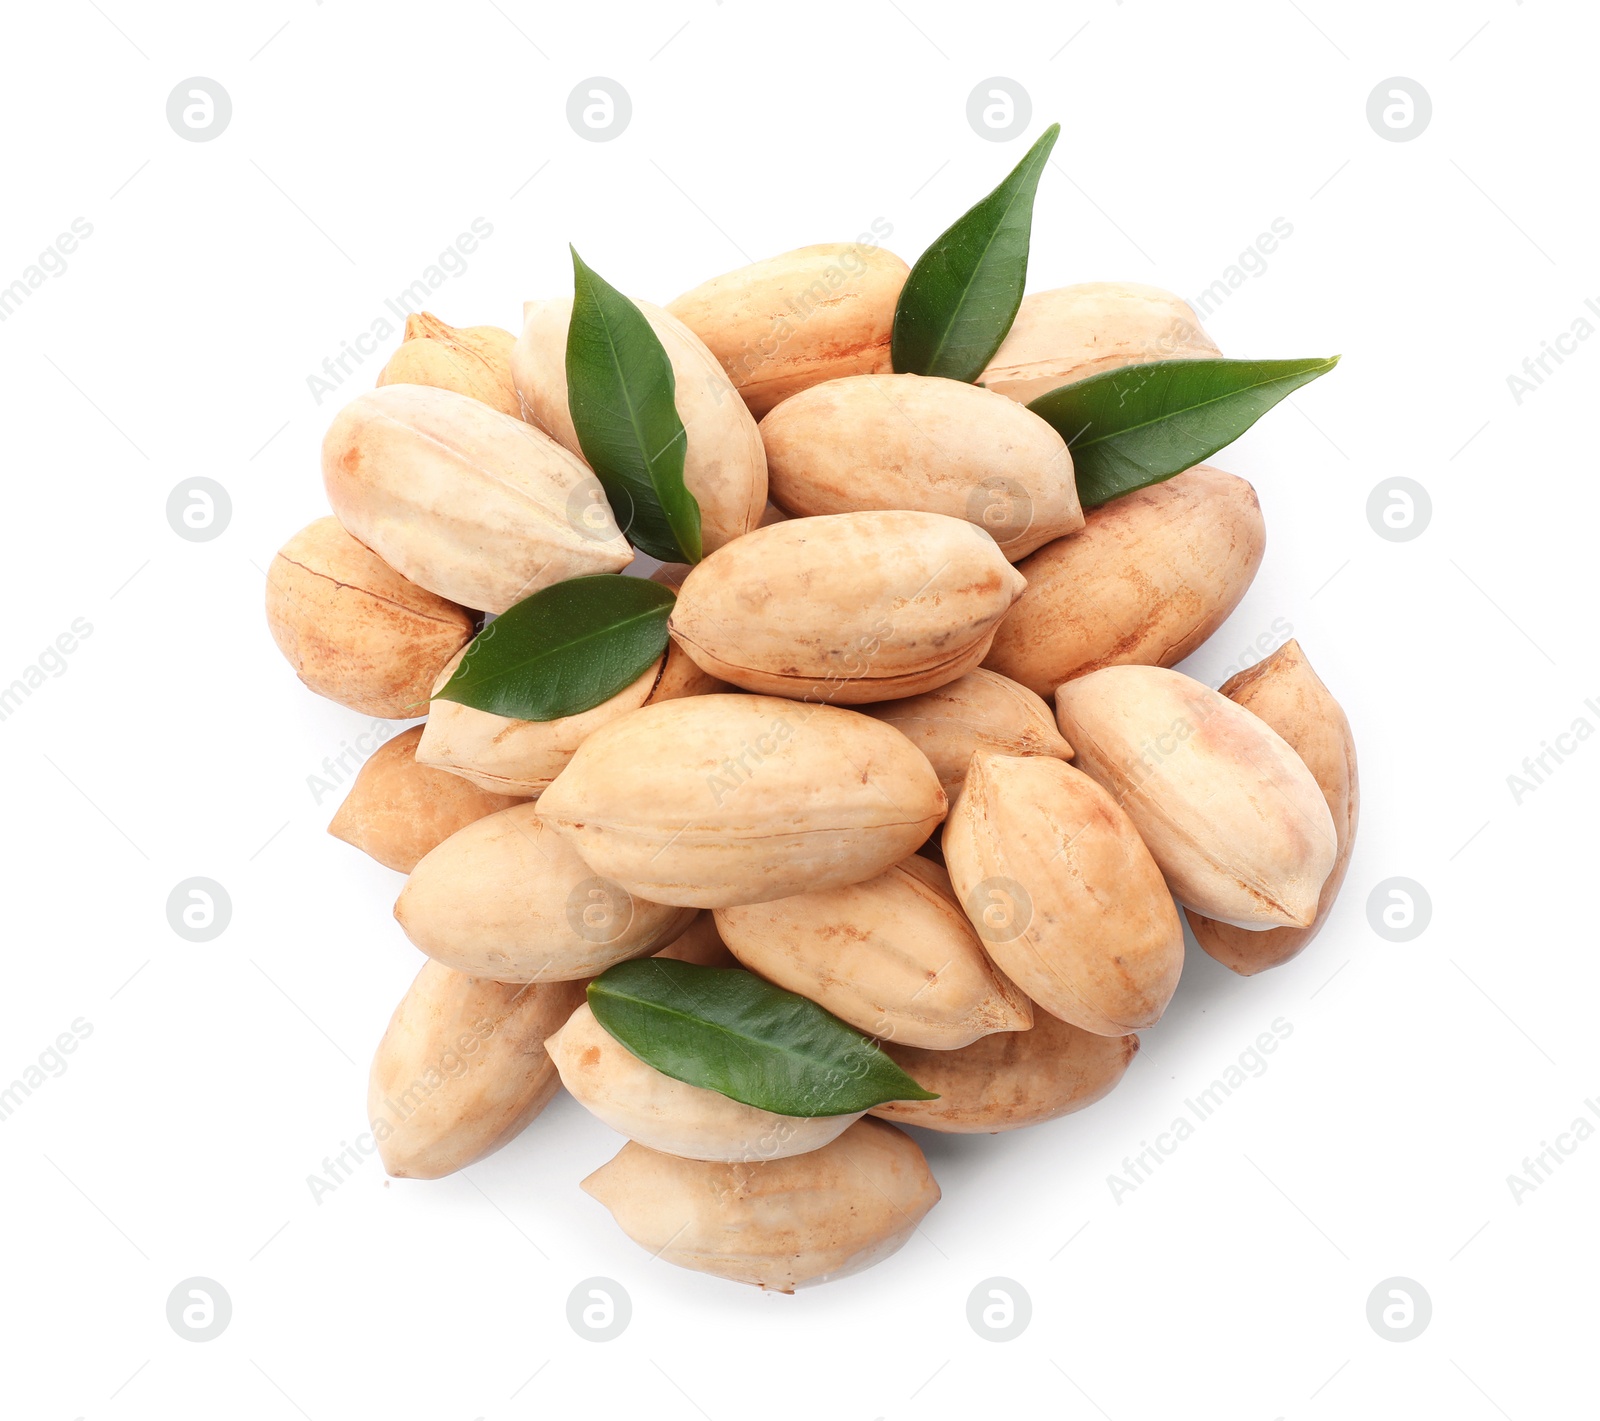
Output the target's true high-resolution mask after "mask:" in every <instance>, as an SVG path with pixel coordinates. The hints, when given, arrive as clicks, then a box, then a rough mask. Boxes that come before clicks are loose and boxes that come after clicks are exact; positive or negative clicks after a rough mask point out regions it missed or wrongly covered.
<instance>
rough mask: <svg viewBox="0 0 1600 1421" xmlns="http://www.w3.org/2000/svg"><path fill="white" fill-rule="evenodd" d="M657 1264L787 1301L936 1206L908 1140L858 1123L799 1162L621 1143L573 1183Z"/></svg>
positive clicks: (875, 1251) (895, 1238) (900, 1238)
mask: <svg viewBox="0 0 1600 1421" xmlns="http://www.w3.org/2000/svg"><path fill="white" fill-rule="evenodd" d="M583 1188H584V1192H585V1193H587V1194H589V1195H590V1196H592V1197H593V1198H595V1199H598V1200H599V1201H600V1203H602V1204H604V1205H605V1206H606V1208H608V1209H609V1210H610V1211H611V1215H612V1217H613V1218H614V1219H616V1221H617V1223H618V1225H619V1226H620V1227H621V1229H622V1231H623V1232H624V1233H625V1234H627V1235H628V1237H629V1238H631V1239H632V1240H633V1241H634V1242H635V1243H637V1244H639V1245H640V1247H642V1248H646V1249H648V1250H649V1251H650V1252H651V1253H652V1254H654V1255H655V1256H656V1257H657V1258H664V1259H665V1260H666V1261H667V1262H668V1263H674V1264H676V1265H677V1266H678V1267H680V1268H692V1269H695V1270H696V1271H698V1272H701V1273H712V1274H715V1275H716V1276H717V1277H719V1278H731V1279H732V1280H733V1281H734V1282H736V1283H753V1284H755V1285H756V1286H757V1287H761V1288H772V1289H775V1290H776V1291H778V1292H783V1293H792V1292H793V1291H794V1290H795V1289H796V1288H798V1287H802V1286H804V1285H806V1284H808V1283H825V1282H828V1281H830V1280H831V1279H834V1278H842V1277H845V1276H846V1275H848V1274H851V1273H858V1272H860V1271H861V1270H862V1269H864V1268H870V1267H871V1266H872V1265H873V1264H874V1263H878V1262H880V1261H881V1260H883V1259H885V1258H887V1257H888V1256H889V1255H890V1254H892V1253H894V1252H895V1251H897V1250H898V1249H899V1248H900V1246H901V1245H902V1244H904V1243H905V1241H906V1240H907V1239H908V1238H910V1237H911V1235H912V1234H913V1233H914V1232H915V1231H916V1227H917V1225H918V1224H919V1223H921V1222H922V1219H923V1217H924V1216H925V1215H926V1214H927V1212H928V1210H929V1209H931V1208H933V1206H934V1205H935V1204H937V1203H938V1202H939V1186H938V1185H937V1184H935V1183H934V1180H933V1175H932V1174H931V1173H930V1172H929V1170H928V1162H927V1160H926V1159H924V1158H923V1155H922V1151H921V1150H920V1149H918V1148H917V1146H916V1143H915V1141H913V1140H912V1139H911V1137H910V1136H909V1135H907V1134H905V1133H904V1132H902V1131H900V1130H896V1129H895V1128H894V1127H893V1126H892V1125H885V1124H884V1123H883V1122H882V1121H879V1120H858V1121H857V1122H856V1123H855V1124H854V1125H852V1126H851V1127H850V1128H849V1129H848V1130H846V1131H845V1132H844V1134H842V1135H841V1136H839V1138H838V1139H837V1140H835V1141H834V1142H833V1143H832V1144H830V1145H824V1146H823V1147H822V1148H821V1149H820V1150H812V1151H811V1152H810V1153H809V1154H803V1155H796V1156H794V1157H793V1158H791V1159H776V1160H767V1161H765V1162H763V1163H760V1164H713V1163H708V1162H706V1161H703V1160H688V1159H680V1158H679V1157H678V1156H676V1155H668V1154H661V1153H659V1152H658V1151H655V1150H651V1149H647V1148H645V1146H643V1145H639V1144H627V1145H624V1146H623V1147H622V1152H621V1153H620V1154H619V1155H617V1157H616V1158H615V1159H613V1160H612V1161H611V1162H610V1163H609V1164H605V1165H602V1166H601V1167H600V1168H599V1169H597V1170H596V1171H595V1172H594V1173H593V1174H591V1175H590V1176H589V1177H588V1178H587V1179H585V1180H584V1181H583Z"/></svg>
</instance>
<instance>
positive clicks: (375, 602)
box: [267, 518, 473, 719]
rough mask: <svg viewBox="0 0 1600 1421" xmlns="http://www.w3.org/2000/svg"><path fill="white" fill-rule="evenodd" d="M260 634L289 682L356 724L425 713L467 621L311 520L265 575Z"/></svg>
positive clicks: (468, 629) (468, 633)
mask: <svg viewBox="0 0 1600 1421" xmlns="http://www.w3.org/2000/svg"><path fill="white" fill-rule="evenodd" d="M267 626H268V627H269V628H270V629H271V631H272V639H273V640H274V641H275V642H277V643H278V650H279V651H281V652H282V653H283V654H284V656H285V657H286V658H287V659H288V662H289V664H290V665H291V666H292V667H294V671H295V675H297V676H298V677H299V678H300V679H301V680H302V681H304V682H305V684H306V685H307V686H309V687H310V688H311V689H312V690H313V691H315V692H316V693H317V694H318V695H319V696H326V697H327V698H328V699H329V700H331V701H338V702H339V704H340V705H342V706H349V707H350V709H351V710H356V711H360V712H361V713H362V714H363V715H374V716H387V717H390V718H393V719H405V718H408V717H411V716H418V715H422V714H424V712H425V710H426V706H427V695H428V690H429V688H430V687H432V685H433V678H434V677H435V676H436V675H438V673H439V668H440V667H441V666H443V665H444V664H445V662H447V661H449V660H450V658H451V657H453V656H454V655H455V654H456V653H457V652H458V651H460V650H461V648H462V647H464V646H465V645H466V644H467V643H468V642H469V641H471V640H472V633H473V619H472V616H471V614H470V613H468V612H466V611H464V610H463V609H462V608H460V607H458V606H456V604H455V603H454V602H447V601H446V600H445V599H444V598H443V597H439V596H436V595H435V594H434V593H432V592H428V591H425V590H424V589H423V588H421V587H419V586H417V584H416V583H414V582H408V581H407V580H406V579H405V578H404V577H402V576H401V575H400V574H399V573H398V572H396V571H395V570H394V569H393V568H392V567H390V566H389V564H388V563H386V562H384V560H383V559H382V558H380V557H379V556H378V555H377V554H376V553H374V552H373V551H371V549H369V548H366V547H363V546H362V545H361V544H360V543H358V542H357V541H356V540H355V539H354V538H352V537H351V536H350V535H349V534H348V533H346V532H345V531H344V529H343V528H341V527H340V526H339V520H338V519H336V518H319V519H317V521H316V522H315V523H312V524H310V525H309V526H308V527H305V528H302V529H301V530H300V531H299V532H298V533H296V534H295V535H294V537H292V538H290V539H289V541H288V542H287V543H285V544H284V545H283V547H281V548H280V549H279V550H278V554H277V556H276V557H274V558H273V559H272V566H271V567H270V568H268V569H267Z"/></svg>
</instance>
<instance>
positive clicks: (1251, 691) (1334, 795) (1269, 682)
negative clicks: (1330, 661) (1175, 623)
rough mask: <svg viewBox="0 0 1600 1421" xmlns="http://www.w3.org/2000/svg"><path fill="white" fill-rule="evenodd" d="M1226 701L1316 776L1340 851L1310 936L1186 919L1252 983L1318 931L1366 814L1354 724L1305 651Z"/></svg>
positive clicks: (1279, 661) (1252, 675) (1245, 678)
mask: <svg viewBox="0 0 1600 1421" xmlns="http://www.w3.org/2000/svg"><path fill="white" fill-rule="evenodd" d="M1222 694H1223V695H1225V696H1226V697H1227V698H1228V699H1229V700H1230V701H1235V702H1237V703H1238V704H1239V705H1241V706H1243V707H1244V708H1245V709H1246V710H1247V711H1249V712H1250V713H1251V714H1252V715H1254V716H1256V717H1257V718H1258V719H1260V720H1263V721H1265V722H1266V723H1267V724H1268V725H1269V726H1271V727H1272V728H1273V729H1274V730H1275V731H1277V732H1278V734H1279V735H1281V736H1282V737H1283V738H1284V739H1285V740H1286V741H1287V742H1288V743H1289V746H1290V748H1292V749H1293V750H1294V752H1295V754H1297V755H1298V756H1299V757H1300V758H1301V759H1302V760H1304V761H1305V765H1306V768H1307V769H1308V770H1310V771H1311V775H1312V778H1313V779H1315V780H1316V782H1317V787H1318V788H1319V789H1320V790H1321V791H1322V797H1323V799H1324V800H1326V801H1327V805H1328V809H1329V812H1330V813H1332V815H1333V828H1334V832H1335V834H1336V835H1337V836H1338V841H1339V851H1338V854H1337V856H1336V857H1335V858H1334V861H1333V870H1332V872H1330V873H1329V874H1328V877H1327V881H1326V882H1325V883H1323V885H1322V892H1321V894H1320V895H1319V896H1318V899H1317V916H1316V919H1315V920H1314V921H1313V922H1312V924H1311V926H1310V927H1307V928H1268V929H1266V930H1265V931H1263V932H1250V931H1248V930H1246V929H1244V928H1236V927H1233V926H1232V925H1230V924H1228V923H1219V922H1216V921H1215V920H1213V919H1211V918H1206V917H1202V916H1201V915H1200V914H1199V913H1195V912H1192V911H1191V912H1190V913H1189V914H1188V918H1189V926H1190V928H1192V929H1193V931H1194V936H1195V941H1196V942H1198V943H1199V944H1200V946H1201V947H1203V948H1204V949H1205V950H1206V951H1207V952H1208V953H1209V954H1210V955H1211V956H1212V957H1214V958H1216V959H1217V961H1218V962H1220V963H1222V964H1223V966H1225V967H1230V968H1232V969H1233V970H1234V971H1235V972H1237V973H1239V974H1240V975H1241V976H1244V977H1249V976H1253V975H1254V974H1255V973H1257V972H1262V971H1265V970H1266V969H1267V968H1268V967H1277V966H1279V965H1280V964H1281V963H1284V962H1287V961H1288V960H1289V959H1290V958H1291V957H1293V956H1295V955H1296V954H1297V953H1298V952H1300V951H1301V949H1303V948H1304V947H1305V946H1306V944H1307V943H1309V942H1310V941H1311V939H1312V938H1314V937H1315V936H1316V935H1317V933H1318V932H1319V931H1320V930H1321V928H1322V925H1323V923H1325V922H1326V921H1327V919H1328V912H1329V910H1330V909H1331V908H1332V907H1333V900H1334V899H1335V898H1336V897H1338V894H1339V886H1340V885H1341V884H1342V883H1343V882H1344V873H1345V869H1346V868H1348V867H1349V865H1350V850H1351V847H1352V846H1353V845H1354V843H1355V837H1356V820H1357V819H1358V818H1359V816H1360V810H1361V788H1360V782H1359V779H1358V777H1357V774H1356V745H1355V740H1354V738H1353V737H1352V736H1351V734H1350V722H1349V721H1348V720H1346V719H1345V714H1344V711H1343V709H1341V707H1340V705H1339V703H1338V701H1336V700H1334V698H1333V696H1332V694H1331V693H1330V692H1329V690H1328V688H1327V687H1326V686H1324V685H1323V684H1322V680H1321V678H1320V677H1319V676H1318V675H1317V673H1316V672H1315V671H1313V670H1312V669H1311V663H1310V662H1309V661H1307V660H1306V658H1305V653H1304V652H1303V651H1301V650H1300V643H1299V642H1296V641H1289V642H1285V643H1284V645H1282V646H1281V647H1279V648H1278V650H1277V651H1275V652H1273V654H1272V655H1271V656H1269V657H1267V659H1266V660H1265V661H1263V662H1261V664H1260V665H1258V666H1252V667H1250V668H1249V669H1247V670H1244V671H1241V672H1240V673H1239V674H1238V675H1237V676H1235V677H1233V679H1232V680H1230V681H1225V682H1223V684H1222Z"/></svg>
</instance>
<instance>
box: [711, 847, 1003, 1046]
mask: <svg viewBox="0 0 1600 1421" xmlns="http://www.w3.org/2000/svg"><path fill="white" fill-rule="evenodd" d="M716 920H717V929H718V931H719V932H720V933H721V934H722V940H723V941H724V942H725V943H727V945H728V948H729V950H730V951H731V952H732V953H733V955H734V956H735V957H737V958H738V959H739V961H740V962H741V963H743V964H744V965H745V966H746V967H748V968H749V969H750V970H751V971H752V972H756V973H758V974H759V975H761V976H762V977H765V978H766V979H767V980H768V981H769V982H776V983H777V984H778V986H780V987H785V988H787V989H788V990H789V991H791V992H798V993H799V994H800V995H801V996H805V997H809V998H810V999H811V1000H812V1001H814V1002H816V1003H818V1004H819V1005H821V1006H823V1007H826V1008H827V1010H829V1011H831V1012H832V1013H833V1014H834V1015H835V1016H837V1017H839V1018H840V1019H841V1020H843V1021H847V1022H849V1023H850V1025H851V1026H854V1027H856V1028H857V1029H858V1030H860V1031H864V1032H866V1033H867V1034H868V1035H870V1036H874V1037H882V1038H885V1039H887V1040H890V1041H902V1042H905V1043H906V1044H907V1045H910V1046H928V1047H936V1048H940V1049H943V1050H949V1049H951V1048H953V1047H957V1046H965V1045H967V1044H968V1043H969V1042H971V1041H976V1040H977V1039H978V1038H979V1037H980V1036H987V1035H988V1034H989V1033H990V1032H994V1031H1019V1030H1022V1029H1024V1028H1026V1027H1027V1026H1028V1025H1029V1024H1030V1023H1031V1022H1032V1020H1033V1007H1032V1004H1031V1003H1030V1002H1029V1001H1028V999H1027V998H1026V997H1025V996H1023V995H1022V993H1021V992H1020V991H1018V990H1017V988H1016V987H1014V986H1013V985H1012V984H1011V983H1010V982H1008V981H1007V980H1006V979H1005V978H1004V977H1003V976H1002V975H1001V974H1000V973H998V972H996V971H995V969H994V966H993V964H992V963H991V962H990V961H989V959H988V957H986V956H985V955H984V951H983V945H982V943H980V942H979V941H978V935H977V933H975V932H974V931H973V928H972V924H970V923H969V922H968V921H967V919H966V915H965V914H964V913H963V912H962V911H961V905H960V904H959V903H958V902H957V901H956V896H955V893H954V891H953V890H952V889H951V887H950V879H949V876H948V875H947V874H946V873H945V871H944V870H943V869H942V868H940V867H939V866H938V865H937V864H935V863H932V862H930V861H929V860H927V859H925V858H919V857H918V856H916V855H915V854H913V855H912V856H911V857H910V858H908V859H906V860H905V861H904V862H903V863H899V864H896V865H895V867H893V868H891V869H890V870H889V871H888V872H887V873H882V874H879V875H878V877H876V878H871V879H868V880H867V881H866V882H865V883H854V884H849V885H847V886H846V887H843V888H827V889H822V890H820V891H817V892H814V893H801V894H797V895H796V896H795V897H793V898H780V899H777V900H776V901H774V902H771V903H758V904H753V905H747V906H745V907H741V908H719V909H717V914H716Z"/></svg>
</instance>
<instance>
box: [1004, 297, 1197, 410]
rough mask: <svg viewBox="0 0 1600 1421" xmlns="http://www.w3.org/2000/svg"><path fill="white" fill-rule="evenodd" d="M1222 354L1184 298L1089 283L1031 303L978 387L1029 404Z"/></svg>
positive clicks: (1021, 311)
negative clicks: (1126, 372) (1065, 388)
mask: <svg viewBox="0 0 1600 1421" xmlns="http://www.w3.org/2000/svg"><path fill="white" fill-rule="evenodd" d="M1218 354H1219V352H1218V350H1217V347H1216V343H1215V342H1214V341H1213V340H1212V339H1211V337H1210V336H1208V335H1207V334H1206V333H1205V331H1203V330H1202V329H1201V328H1200V318H1199V317H1198V316H1197V315H1195V313H1194V308H1193V307H1192V306H1190V305H1189V303H1188V302H1187V301H1185V300H1183V299H1182V298H1181V297H1177V296H1174V295H1173V294H1172V293H1171V292H1170V291H1162V290H1161V289H1160V288H1158V287H1155V286H1140V285H1137V284H1136V283H1134V282H1123V281H1089V282H1084V283H1083V284H1081V285H1078V286H1061V287H1057V288H1056V289H1055V290H1054V291H1035V292H1033V293H1032V294H1031V295H1028V296H1024V297H1023V298H1022V306H1021V308H1020V309H1019V310H1018V311H1017V318H1016V320H1014V321H1013V322H1012V323H1011V330H1010V331H1009V332H1008V333H1007V335H1006V338H1005V340H1004V341H1002V342H1001V345H1000V349H999V350H997V351H995V353H994V359H992V360H991V361H990V362H989V366H988V368H987V369H986V370H985V371H984V372H983V374H981V375H980V376H978V383H979V384H981V385H987V386H988V387H989V388H990V389H991V390H998V391H999V392H1000V393H1001V394H1002V395H1007V396H1009V397H1010V398H1011V399H1013V400H1018V401H1020V402H1021V403H1022V404H1027V403H1028V402H1029V401H1030V400H1036V399H1038V398H1039V396H1040V395H1042V394H1045V393H1046V392H1047V391H1050V390H1054V389H1056V388H1057V387H1058V386H1060V385H1070V384H1071V383H1072V382H1073V381H1074V380H1087V379H1088V378H1089V376H1091V375H1098V374H1099V373H1100V372H1101V371H1102V370H1115V369H1117V368H1119V367H1121V366H1124V365H1143V364H1145V363H1146V362H1147V361H1151V360H1187V359H1192V358H1194V357H1196V356H1210V357H1213V358H1215V357H1216V356H1217V355H1218Z"/></svg>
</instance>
